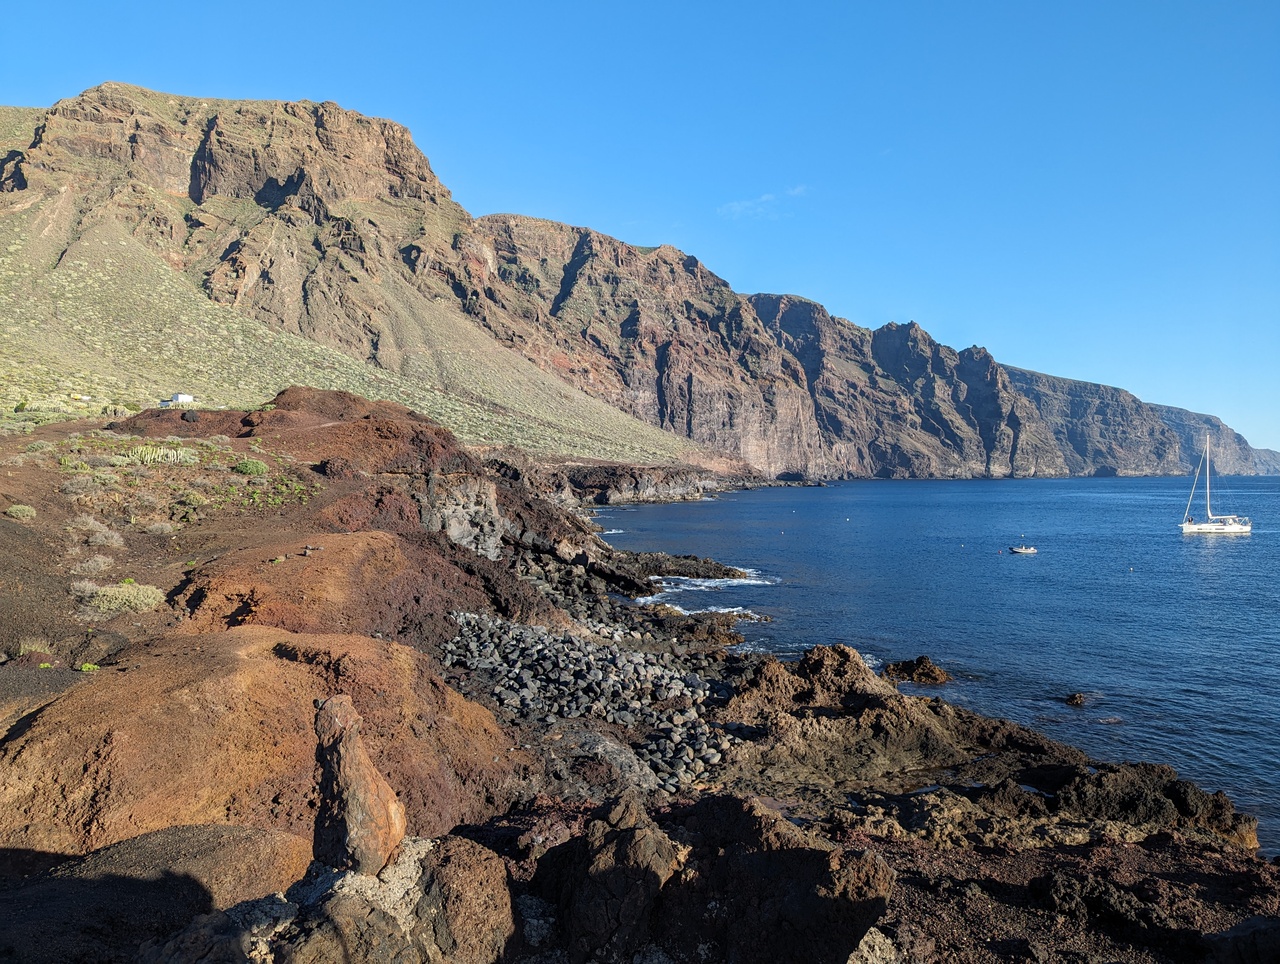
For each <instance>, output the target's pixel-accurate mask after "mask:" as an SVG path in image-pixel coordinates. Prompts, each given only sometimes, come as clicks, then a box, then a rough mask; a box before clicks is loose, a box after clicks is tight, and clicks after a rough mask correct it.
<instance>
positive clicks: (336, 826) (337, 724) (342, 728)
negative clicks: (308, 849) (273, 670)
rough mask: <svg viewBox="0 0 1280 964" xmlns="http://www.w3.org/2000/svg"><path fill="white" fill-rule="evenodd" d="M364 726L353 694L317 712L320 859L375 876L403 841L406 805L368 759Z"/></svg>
mask: <svg viewBox="0 0 1280 964" xmlns="http://www.w3.org/2000/svg"><path fill="white" fill-rule="evenodd" d="M360 723H361V719H360V714H358V713H357V712H356V710H355V707H354V706H353V705H352V703H351V697H349V696H345V695H339V696H331V697H329V699H327V700H325V701H324V702H322V703H320V705H319V706H318V707H317V708H316V737H317V739H318V740H319V744H320V745H319V749H318V751H317V756H318V757H319V760H320V799H319V806H318V809H317V811H316V834H315V857H316V860H319V861H320V862H322V863H324V864H327V865H328V866H330V867H335V868H337V869H339V870H345V869H347V868H351V869H352V870H355V871H356V872H357V873H361V874H376V873H377V872H378V871H379V870H381V869H382V868H383V867H384V866H386V863H387V860H388V859H389V858H390V857H391V853H392V851H394V850H395V848H396V847H397V846H398V845H399V843H400V840H401V838H402V837H404V827H405V822H404V805H403V804H402V803H401V802H400V801H399V800H397V799H396V793H395V790H393V789H392V788H391V785H390V784H389V783H387V781H386V778H385V777H383V776H382V774H381V773H379V772H378V771H377V770H376V769H374V766H373V764H372V763H371V762H370V761H369V754H368V753H367V752H366V751H365V748H364V743H363V742H362V741H361V739H360Z"/></svg>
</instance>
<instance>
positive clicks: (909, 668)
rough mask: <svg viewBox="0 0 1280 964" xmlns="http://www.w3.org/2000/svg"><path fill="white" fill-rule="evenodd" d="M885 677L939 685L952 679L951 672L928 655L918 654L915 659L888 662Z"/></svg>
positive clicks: (883, 674)
mask: <svg viewBox="0 0 1280 964" xmlns="http://www.w3.org/2000/svg"><path fill="white" fill-rule="evenodd" d="M881 675H882V676H884V678H885V679H891V680H907V681H909V682H912V683H924V684H930V685H937V684H941V683H946V682H949V681H950V680H951V674H950V673H948V672H947V671H946V670H945V669H943V668H942V667H941V666H939V665H937V664H936V663H935V662H934V661H933V660H931V659H930V658H929V657H928V656H917V657H916V658H915V659H908V660H903V661H901V662H898V663H887V664H886V665H885V668H884V672H883V673H882V674H881Z"/></svg>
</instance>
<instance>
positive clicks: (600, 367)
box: [0, 83, 1280, 478]
mask: <svg viewBox="0 0 1280 964" xmlns="http://www.w3.org/2000/svg"><path fill="white" fill-rule="evenodd" d="M0 325H2V326H3V333H4V334H5V335H6V338H5V339H4V340H3V342H2V344H3V348H0V376H3V377H0V404H2V405H4V406H5V407H8V408H11V409H12V408H14V407H16V406H20V405H25V406H28V407H32V408H39V407H44V408H64V409H68V410H70V411H73V412H79V413H82V414H84V413H96V412H101V411H104V410H106V411H121V410H125V409H128V408H133V409H136V408H138V407H141V406H143V405H146V404H150V403H152V401H153V400H154V399H155V398H158V397H168V396H169V395H170V394H171V393H172V392H174V391H179V392H182V393H184V394H193V395H195V396H197V400H198V403H199V404H200V405H202V406H205V407H213V406H217V405H233V406H237V405H238V406H242V407H244V406H249V405H252V404H257V403H259V402H260V401H261V400H262V399H263V398H268V397H270V396H272V395H274V394H275V393H276V392H277V391H279V390H280V389H281V388H283V387H284V386H285V385H288V384H312V385H316V386H318V387H324V388H333V389H344V390H349V391H353V392H356V393H359V394H363V395H367V396H370V397H383V398H390V399H394V400H397V401H399V402H401V403H404V404H407V405H411V406H413V407H414V408H415V409H417V410H420V411H423V412H425V413H427V414H429V415H431V416H433V417H435V418H437V419H439V420H440V421H441V422H442V423H443V424H445V425H447V426H448V427H449V428H450V429H452V430H453V431H454V432H455V433H457V434H458V436H459V437H460V438H462V439H463V440H464V441H466V442H469V443H474V444H484V445H496V446H516V447H519V448H522V449H524V450H527V451H530V452H533V453H536V454H538V455H540V456H547V457H552V456H554V457H567V458H569V459H593V460H597V461H600V460H611V461H616V462H630V463H645V464H650V465H653V464H661V465H670V464H673V463H686V464H692V465H695V466H698V467H700V468H702V469H704V470H714V471H721V472H727V473H728V474H731V475H743V474H749V473H751V472H758V473H762V474H764V475H767V476H774V477H780V478H846V477H872V476H874V477H888V478H899V477H937V478H971V477H986V478H1004V477H1055V476H1063V475H1068V474H1072V475H1095V474H1151V473H1156V474H1159V473H1168V472H1181V471H1186V466H1187V465H1188V464H1189V463H1190V461H1192V460H1191V459H1190V458H1188V457H1187V456H1186V454H1185V453H1184V452H1183V451H1182V450H1183V449H1185V448H1186V441H1187V439H1186V435H1187V430H1186V429H1184V428H1181V427H1179V426H1183V425H1184V424H1190V423H1188V422H1187V419H1188V418H1191V416H1189V415H1187V414H1186V413H1183V414H1182V415H1179V414H1177V413H1175V412H1173V410H1166V409H1160V408H1157V407H1154V406H1147V405H1144V404H1143V403H1141V402H1139V401H1138V400H1137V399H1136V398H1134V397H1133V396H1131V395H1128V394H1127V393H1124V392H1122V391H1120V390H1118V389H1109V388H1107V387H1105V386H1098V385H1090V384H1088V383H1083V382H1077V381H1071V380H1068V379H1058V378H1053V377H1051V376H1042V375H1035V374H1032V373H1027V372H1017V371H1015V370H1013V369H1010V368H1007V367H1005V366H1002V365H1001V364H1000V363H999V362H998V361H997V360H996V359H994V358H993V357H992V356H991V355H990V353H989V352H987V351H986V350H984V349H981V348H976V347H974V348H967V349H964V350H963V351H955V350H953V349H951V348H948V347H947V346H945V345H940V344H938V343H937V342H936V341H934V339H932V338H931V337H930V336H929V335H928V333H927V332H925V331H924V330H923V329H922V328H920V327H919V326H918V325H916V324H914V323H911V324H907V325H896V324H889V325H886V326H884V327H882V328H879V329H877V330H875V331H872V330H869V329H865V328H860V327H858V326H856V325H853V324H851V323H850V322H848V321H846V320H844V319H841V318H837V317H833V316H832V315H830V314H829V313H828V312H827V311H826V310H825V309H824V308H823V307H822V306H821V305H818V304H816V303H814V302H812V301H809V300H806V299H804V298H801V297H797V296H791V295H786V296H782V295H769V294H757V295H751V296H747V295H743V294H740V293H737V292H735V291H734V290H733V289H732V288H731V287H730V286H729V284H728V283H727V282H725V281H724V280H723V279H721V278H719V277H717V276H716V275H715V274H714V273H713V272H712V271H710V270H709V269H708V268H707V267H706V266H705V265H704V264H702V262H701V261H699V260H698V259H697V258H696V257H693V256H691V255H688V254H686V253H684V252H681V251H678V250H676V249H675V248H672V247H670V246H667V245H663V246H659V247H656V248H642V247H636V246H633V245H629V244H626V243H625V242H623V241H620V240H618V239H615V238H610V237H607V236H605V235H603V234H600V233H598V232H595V231H592V230H590V229H589V228H582V227H571V226H568V225H564V224H557V223H553V222H549V221H542V220H537V219H534V218H529V217H522V216H517V215H493V216H489V217H483V218H480V219H473V218H472V217H471V216H470V215H469V214H468V213H467V212H466V211H464V210H463V209H462V208H461V207H460V206H459V205H458V204H456V203H455V202H454V201H453V200H452V198H451V196H450V194H449V191H448V190H447V188H446V187H445V186H444V185H443V184H441V183H440V181H439V179H438V178H437V177H436V175H435V173H434V171H433V170H432V168H431V165H430V163H429V162H428V160H427V158H426V157H425V156H424V155H423V154H422V153H421V152H420V151H419V150H418V148H417V147H416V146H415V145H414V144H413V142H412V140H411V138H410V136H409V132H408V131H407V130H405V129H404V128H403V127H401V126H400V125H398V124H395V123H393V122H391V121H386V120H378V119H373V118H367V117H363V116H361V115H359V114H356V113H354V112H351V111H346V110H343V109H342V108H340V107H339V106H338V105H336V104H332V103H322V104H314V103H308V102H298V103H283V102H270V101H221V100H211V99H197V98H190V97H177V96H171V95H167V94H159V93H154V92H151V91H146V90H142V89H140V88H137V87H130V86H128V85H124V84H115V83H108V84H103V85H101V86H99V87H95V88H92V89H90V90H87V91H85V92H84V93H83V94H80V95H79V96H77V97H72V98H69V99H67V100H64V101H60V102H59V103H57V104H55V105H54V106H53V107H51V108H49V109H48V110H43V111H41V110H30V109H14V108H6V109H4V110H3V111H0ZM1161 413H1165V414H1161ZM1192 421H1194V419H1192ZM1193 434H1194V433H1193ZM1220 434H1221V435H1222V436H1223V439H1224V442H1229V443H1231V444H1228V445H1225V446H1224V449H1223V451H1224V454H1226V453H1227V452H1228V451H1229V449H1230V448H1231V445H1232V444H1234V445H1235V448H1236V449H1237V451H1238V454H1237V455H1235V456H1232V457H1231V458H1232V459H1233V461H1230V462H1228V463H1224V466H1225V465H1228V464H1229V465H1232V466H1235V468H1234V469H1226V468H1224V471H1230V470H1238V471H1265V470H1268V468H1267V467H1275V466H1276V464H1277V461H1280V460H1278V459H1268V457H1258V456H1254V455H1251V452H1250V450H1249V449H1248V447H1247V443H1243V440H1241V442H1240V443H1238V444H1236V443H1232V442H1231V435H1232V433H1231V432H1230V431H1229V430H1227V429H1226V428H1225V426H1224V427H1223V428H1222V430H1221V432H1220ZM1198 447H1199V444H1198V443H1197V449H1198Z"/></svg>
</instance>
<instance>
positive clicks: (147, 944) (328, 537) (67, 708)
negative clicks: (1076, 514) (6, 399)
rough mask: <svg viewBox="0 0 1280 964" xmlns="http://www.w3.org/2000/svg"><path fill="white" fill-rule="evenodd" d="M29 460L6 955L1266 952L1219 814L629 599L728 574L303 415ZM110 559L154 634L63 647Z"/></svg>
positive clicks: (430, 455) (81, 436)
mask: <svg viewBox="0 0 1280 964" xmlns="http://www.w3.org/2000/svg"><path fill="white" fill-rule="evenodd" d="M40 433H41V434H40V435H39V436H38V437H35V438H30V437H21V438H16V439H15V438H0V460H3V462H4V466H5V468H4V471H5V473H6V474H5V476H4V485H3V489H2V491H0V495H3V497H4V499H5V500H6V501H5V503H4V504H5V505H6V506H7V505H9V504H24V505H29V506H30V507H31V508H32V510H33V512H34V513H35V515H34V517H33V518H32V517H28V518H26V519H24V520H21V521H19V520H17V519H15V518H14V517H12V516H10V517H9V518H6V519H3V520H0V548H2V549H3V550H4V551H5V552H6V556H7V558H9V559H10V560H12V562H11V566H12V571H14V572H18V573H21V574H22V582H21V584H20V585H19V584H17V583H14V584H11V585H10V586H9V587H7V588H6V591H5V593H4V594H3V595H2V596H0V606H3V612H2V613H0V616H4V617H5V618H4V619H3V620H0V625H5V626H8V627H11V628H10V629H9V630H8V633H9V635H8V636H6V637H5V639H4V640H3V642H4V647H5V653H6V655H7V656H8V658H7V659H6V660H4V661H0V720H2V721H3V723H2V727H0V773H3V774H4V778H5V779H4V780H3V782H2V783H0V848H3V849H4V852H5V854H6V855H7V856H8V857H9V861H8V869H7V870H6V871H5V873H4V874H3V875H0V920H6V921H10V922H11V923H10V924H9V925H7V927H5V928H0V956H3V955H7V956H8V957H9V958H10V959H16V960H29V961H54V960H58V961H69V960H121V961H123V960H135V959H137V960H147V961H191V962H195V961H222V960H226V961H232V960H253V961H326V960H335V959H350V960H395V961H445V960H448V961H458V962H472V961H475V962H480V961H484V962H494V961H507V962H524V964H561V962H575V964H576V962H588V961H592V962H617V964H622V962H624V961H625V962H635V961H643V962H647V964H683V962H690V964H692V962H695V961H699V962H701V961H733V962H743V964H746V962H756V961H759V962H765V961H769V962H778V961H796V962H800V961H833V962H838V964H849V962H852V964H890V962H907V961H922V962H934V961H936V962H944V961H945V962H951V961H959V962H971V961H972V962H1003V961H1009V962H1013V961H1037V962H1059V961H1061V962H1073V964H1074V962H1085V961H1099V962H1102V961H1108V962H1109V961H1125V962H1141V964H1150V962H1158V961H1178V962H1182V961H1187V962H1191V961H1217V962H1246V961H1257V962H1261V961H1271V960H1276V959H1277V955H1278V953H1280V867H1277V865H1276V864H1275V863H1274V862H1272V863H1268V862H1266V861H1263V860H1261V859H1259V858H1258V857H1257V856H1256V846H1257V840H1256V821H1254V820H1253V819H1252V818H1250V817H1248V816H1245V815H1242V814H1238V813H1236V812H1235V810H1234V808H1233V806H1232V804H1231V802H1230V800H1228V799H1227V798H1226V797H1225V796H1224V795H1222V794H1212V795H1211V794H1208V793H1205V792H1204V791H1202V790H1201V789H1200V788H1198V787H1196V786H1195V785H1194V784H1192V783H1190V782H1188V781H1184V780H1181V779H1179V778H1178V775H1177V774H1176V773H1175V772H1174V771H1173V770H1172V769H1171V768H1169V767H1167V766H1161V765H1158V764H1105V763H1101V762H1099V761H1094V760H1090V759H1089V758H1088V757H1087V756H1086V755H1085V754H1084V753H1082V752H1081V751H1079V750H1077V749H1075V748H1072V747H1069V746H1064V745H1062V744H1058V743H1055V742H1053V741H1051V740H1048V739H1047V738H1045V737H1044V736H1043V735H1041V734H1039V733H1036V732H1035V731H1033V730H1029V729H1027V728H1025V727H1021V726H1017V725H1015V724H1012V723H1009V722H1007V721H1001V720H993V719H989V718H985V717H980V716H977V715H976V714H973V713H970V712H968V711H965V710H963V709H960V708H958V707H955V706H952V705H950V704H948V703H946V702H945V701H944V700H943V699H939V698H926V697H921V696H911V695H906V694H903V693H900V692H899V691H898V689H897V687H896V684H895V683H894V682H893V681H891V680H890V679H886V678H881V677H878V676H876V675H875V674H874V673H873V672H872V671H871V670H870V669H869V668H868V667H867V665H866V664H865V662H864V661H863V660H862V659H861V657H860V656H859V655H858V654H857V653H856V652H855V651H853V650H851V649H848V648H845V647H834V648H822V647H819V648H815V649H812V650H810V651H809V652H808V653H806V654H805V656H804V657H803V658H802V659H800V660H799V661H797V662H793V663H782V662H779V661H778V660H776V659H773V658H771V657H767V656H759V655H745V654H743V655H735V651H734V649H733V644H734V643H735V642H738V641H740V639H741V637H740V636H738V635H737V634H736V632H735V631H734V629H733V617H732V616H729V615H725V614H697V615H690V614H686V613H682V612H680V611H678V610H674V609H671V608H669V607H662V606H652V605H637V604H636V603H635V602H634V600H635V599H636V598H638V597H641V596H644V595H647V594H648V593H649V592H650V591H651V585H652V583H651V580H652V578H653V577H655V576H662V575H666V576H674V575H681V576H693V577H712V578H726V577H733V576H735V575H737V576H740V575H742V574H741V573H738V572H737V571H736V570H732V569H730V568H728V567H725V566H721V565H719V564H717V563H714V562H712V561H709V560H700V559H696V558H694V557H670V556H664V555H661V554H632V553H626V552H620V551H618V550H615V549H613V548H612V547H610V546H609V545H608V544H607V543H605V542H603V541H602V540H601V539H600V537H599V535H598V534H597V532H596V531H595V529H594V527H593V526H592V525H591V524H590V522H589V521H588V520H587V519H586V518H585V517H584V516H582V515H580V514H579V513H578V512H577V511H567V510H566V509H565V508H564V507H563V501H557V500H561V499H562V496H563V491H562V490H560V489H557V488H556V487H552V489H551V490H546V489H541V488H539V487H538V486H537V485H532V486H531V484H530V481H529V480H530V478H531V475H532V473H530V472H528V471H525V470H521V471H515V470H513V468H512V463H511V462H509V461H506V462H503V461H501V460H494V459H490V460H489V461H488V462H482V461H480V460H478V459H476V458H475V457H473V456H471V455H470V454H468V453H466V452H465V451H463V450H461V449H460V448H458V447H457V446H456V444H455V443H454V442H453V441H452V439H451V438H450V437H449V436H448V434H447V433H444V432H442V431H440V430H439V429H438V428H437V427H435V426H434V425H433V424H432V423H430V422H429V421H428V420H425V419H422V418H420V417H419V416H415V415H413V413H411V412H408V411H407V410H404V409H400V408H398V407H396V406H391V405H388V404H386V403H371V402H366V401H364V400H362V399H356V398H354V397H352V396H342V395H340V394H338V393H320V392H309V391H306V390H298V389H291V390H290V391H289V392H286V393H283V394H282V395H281V396H280V397H279V398H277V399H276V400H275V403H274V408H272V409H271V410H268V411H261V412H251V413H201V415H200V417H199V420H197V421H183V420H182V419H181V417H180V415H179V414H178V413H176V412H169V413H163V412H147V413H143V414H142V415H139V416H137V417H135V418H132V419H130V420H128V421H127V422H125V423H121V424H118V425H115V426H112V427H110V428H101V427H99V428H94V427H91V426H90V427H84V426H81V427H80V428H78V429H74V430H71V429H68V428H66V427H57V426H50V427H45V428H43V429H41V430H40ZM151 449H155V450H157V451H174V452H178V453H182V452H189V453H192V455H190V456H187V455H181V454H179V455H175V456H174V458H173V459H172V462H171V463H170V462H169V461H167V460H155V461H152V462H150V463H148V464H146V465H143V464H141V463H139V462H138V461H136V458H137V457H136V456H135V455H131V454H130V453H137V452H142V451H150V450H151ZM130 458H133V459H135V461H133V462H130V461H128V459H130ZM192 459H194V461H191V460H192ZM251 460H252V461H256V462H257V463H259V464H261V465H263V466H264V470H265V471H264V474H263V475H262V476H261V477H258V476H248V475H246V476H245V479H244V480H236V479H235V478H234V477H235V476H236V475H237V469H236V467H237V466H242V465H248V464H249V463H250V461H251ZM81 465H82V466H83V469H81V468H79V466H81ZM249 467H250V468H251V469H252V471H255V472H256V471H257V469H256V468H255V467H253V466H249ZM593 471H595V470H593ZM628 471H629V470H628ZM108 476H112V477H113V478H114V479H115V481H114V482H113V481H111V480H110V479H108V478H107V477H108ZM593 477H595V478H597V481H599V479H600V478H601V477H602V476H601V472H600V471H596V474H595V476H593ZM255 478H260V479H261V480H260V481H253V479H255ZM86 480H87V481H86ZM632 488H634V486H632ZM275 499H278V500H279V501H277V502H274V503H273V502H272V500H275ZM201 500H204V501H201ZM148 513H149V515H148ZM82 518H89V519H93V520H95V524H96V525H97V526H98V527H97V528H95V527H94V526H90V525H88V524H87V523H84V522H79V521H77V520H80V519H82ZM174 520H180V521H178V522H177V524H175V522H174ZM163 525H167V526H168V527H169V528H168V529H164V528H163ZM111 533H115V537H114V538H113V537H112V536H111V535H110V534H111ZM117 540H118V542H117ZM108 556H109V557H110V558H109V559H108ZM104 559H108V561H107V562H103V561H102V560H104ZM108 566H110V567H111V568H110V570H109V571H110V572H111V573H112V575H113V576H116V577H119V579H118V580H117V582H116V583H115V584H116V585H120V586H126V587H127V586H133V585H139V584H144V583H151V584H154V585H156V586H158V587H161V588H160V591H159V593H158V598H159V600H160V602H158V603H156V604H154V606H153V608H149V609H136V610H130V611H127V612H120V613H116V614H107V613H103V612H99V613H98V615H97V616H95V617H91V618H92V623H88V622H85V621H84V620H85V619H86V618H87V617H86V615H85V613H86V607H88V606H90V605H91V604H92V603H93V600H95V599H97V598H99V597H97V596H95V595H93V594H92V593H93V592H94V591H96V590H90V589H89V588H87V587H86V586H85V585H84V584H85V582H87V581H90V580H88V579H87V578H86V577H85V575H84V573H86V572H88V571H89V570H91V569H107V567H108ZM102 578H103V577H101V576H98V577H97V579H98V580H99V581H101V579H102ZM96 585H97V583H95V586H96ZM77 593H79V596H77V595H76V594H77ZM117 595H118V593H117ZM113 598H114V597H113ZM76 599H79V600H81V601H80V602H78V603H77V602H76V601H75V600H76ZM86 600H87V601H86ZM77 606H78V607H79V608H77ZM90 660H92V661H93V666H94V668H93V670H87V669H82V664H84V663H88V662H90ZM46 664H47V665H46ZM73 666H74V667H76V669H78V670H80V671H79V672H72V671H71V667H73ZM895 672H896V673H898V674H900V675H902V676H904V677H907V678H911V677H915V678H920V679H927V680H929V681H932V682H937V683H943V682H944V677H945V671H944V669H943V668H940V667H937V666H934V665H933V664H932V663H931V662H929V661H927V660H917V661H915V662H914V663H911V664H907V665H904V666H902V667H898V668H897V669H896V670H895ZM55 684H56V685H55ZM941 692H943V693H945V690H942V691H941ZM123 892H127V893H129V894H130V895H131V897H130V900H129V901H128V902H127V906H121V902H120V899H119V895H120V894H121V893H123ZM54 921H57V927H56V928H53V929H54V930H55V931H56V936H54V937H49V936H47V935H48V934H49V933H50V930H51V928H52V927H53V925H52V922H54ZM344 955H345V958H344Z"/></svg>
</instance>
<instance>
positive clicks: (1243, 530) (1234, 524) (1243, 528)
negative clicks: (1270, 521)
mask: <svg viewBox="0 0 1280 964" xmlns="http://www.w3.org/2000/svg"><path fill="white" fill-rule="evenodd" d="M1182 531H1183V533H1184V534H1191V533H1201V532H1219V533H1222V534H1224V535H1235V536H1239V535H1247V534H1248V533H1250V532H1252V531H1253V523H1251V522H1238V521H1228V520H1226V519H1223V520H1221V521H1219V520H1214V521H1213V522H1184V523H1182Z"/></svg>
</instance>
